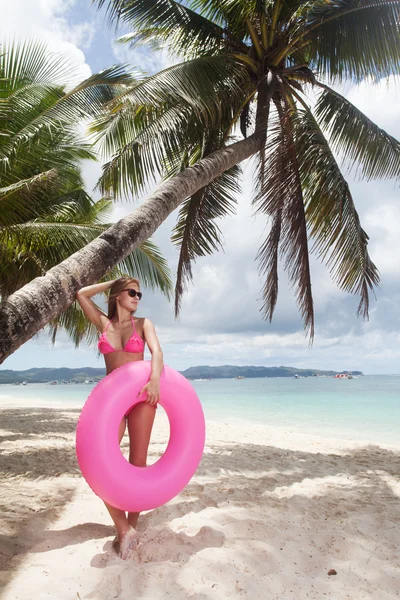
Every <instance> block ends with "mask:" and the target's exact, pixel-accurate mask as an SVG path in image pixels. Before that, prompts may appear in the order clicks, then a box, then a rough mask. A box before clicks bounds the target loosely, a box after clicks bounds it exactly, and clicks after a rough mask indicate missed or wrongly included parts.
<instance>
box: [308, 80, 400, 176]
mask: <svg viewBox="0 0 400 600" xmlns="http://www.w3.org/2000/svg"><path fill="white" fill-rule="evenodd" d="M319 85H321V84H319ZM321 87H323V89H324V92H323V93H322V94H321V96H320V97H319V99H318V102H317V104H316V107H315V116H316V118H317V120H318V122H319V124H320V126H321V127H322V129H324V130H326V131H327V133H328V136H329V141H330V144H331V145H332V148H333V149H334V150H336V151H337V152H338V153H339V154H340V155H341V156H342V157H343V160H344V161H345V162H346V164H348V165H349V166H350V169H351V168H356V169H357V171H358V172H359V173H360V175H361V176H362V177H365V178H367V179H368V180H370V179H383V178H395V179H399V178H400V142H399V141H398V140H396V139H395V138H394V137H393V136H391V135H389V134H388V133H386V131H384V130H383V129H381V128H380V127H378V126H377V125H376V124H375V123H374V122H373V121H371V119H369V118H368V117H367V116H366V115H365V114H364V113H363V112H361V111H360V110H359V109H358V108H357V107H356V106H354V104H352V103H351V102H349V101H348V100H346V98H344V97H343V96H342V95H341V94H339V93H338V92H336V91H335V90H332V89H331V88H329V87H328V86H325V85H323V86H321Z"/></svg>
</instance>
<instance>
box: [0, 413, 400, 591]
mask: <svg viewBox="0 0 400 600" xmlns="http://www.w3.org/2000/svg"><path fill="white" fill-rule="evenodd" d="M79 412H80V409H79V408H77V407H74V408H73V409H68V408H66V407H62V408H59V407H57V408H47V407H46V408H44V407H34V406H31V405H29V406H25V407H24V408H23V407H19V408H15V407H13V408H8V409H5V408H2V409H1V412H0V415H1V430H0V436H1V437H0V440H1V443H0V449H1V452H2V462H1V465H2V485H1V487H0V496H1V503H2V506H3V517H4V519H3V520H4V526H3V531H2V534H3V535H2V537H1V541H0V561H1V564H0V566H1V570H0V572H1V574H2V575H1V578H2V579H1V583H2V584H3V585H4V586H5V591H4V595H3V599H4V600H31V598H40V600H54V598H57V600H77V599H79V598H80V599H81V600H90V599H91V598H92V599H93V598H95V599H96V600H109V599H110V598H113V597H114V598H118V599H119V600H128V599H129V600H131V599H132V598H135V600H140V599H142V598H143V600H144V599H145V598H146V599H147V598H154V599H160V600H161V599H162V600H164V598H169V597H170V598H171V599H172V598H173V600H187V599H188V598H191V599H193V600H222V599H223V600H225V598H238V599H239V598H240V599H242V598H246V599H248V600H265V590H268V598H269V600H321V598H330V599H331V600H350V599H351V600H357V599H358V598H360V599H361V598H377V597H379V599H380V600H392V599H393V600H394V598H396V597H398V596H397V593H398V585H397V582H398V567H399V555H398V540H397V537H396V536H397V533H396V528H397V527H396V522H398V519H399V518H400V500H399V499H400V482H399V479H398V473H399V472H400V452H398V451H393V450H389V449H385V448H382V447H378V446H376V445H371V444H368V445H363V444H361V443H359V442H343V440H342V441H340V440H337V439H329V438H324V437H321V436H320V437H318V436H310V435H306V434H297V433H293V432H292V433H290V432H289V431H287V432H286V434H285V435H284V434H283V432H282V430H280V429H279V430H277V428H271V427H270V428H268V427H267V428H265V427H264V426H261V425H260V426H252V427H245V426H243V425H240V424H238V425H233V424H230V423H224V422H209V423H208V424H207V442H206V448H205V452H204V456H203V459H202V462H201V464H200V466H199V469H198V470H197V472H196V474H195V476H194V477H193V479H192V480H191V481H190V483H189V484H188V486H187V487H186V488H185V490H183V491H182V492H181V494H179V496H177V497H176V498H174V499H173V500H172V501H171V502H169V503H168V504H166V505H165V506H162V507H160V508H158V509H155V510H153V511H149V512H147V513H143V514H142V516H141V518H140V520H139V527H138V540H139V545H138V547H137V549H136V550H135V551H134V552H132V553H131V556H130V557H129V559H128V560H127V561H121V560H120V559H119V558H118V557H117V556H116V555H115V554H114V553H113V550H112V539H113V537H114V535H115V532H114V529H113V526H112V523H111V521H110V518H109V516H108V513H107V511H106V509H105V507H104V505H103V503H102V502H101V500H100V499H98V498H97V497H96V496H95V495H94V494H93V492H92V491H91V490H90V488H89V487H88V485H87V484H86V482H85V481H84V480H83V478H82V476H81V475H80V472H79V469H78V466H77V463H76V458H75V447H74V440H75V427H76V422H77V418H78V416H79ZM153 434H154V435H153V436H152V442H151V445H150V449H149V463H150V464H151V463H152V462H155V460H157V459H158V457H159V456H160V455H161V453H162V452H163V451H164V449H165V446H166V443H167V440H168V422H167V418H166V417H165V416H164V415H160V418H159V419H157V420H156V424H155V427H154V431H153ZM127 448H128V445H127V439H126V438H125V439H124V442H123V445H122V449H123V452H125V453H126V452H127ZM330 569H335V571H336V572H337V575H335V576H329V575H328V571H329V570H330Z"/></svg>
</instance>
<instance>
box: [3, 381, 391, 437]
mask: <svg viewBox="0 0 400 600" xmlns="http://www.w3.org/2000/svg"><path fill="white" fill-rule="evenodd" d="M191 383H192V385H193V387H194V388H195V390H196V392H197V394H198V396H199V398H200V400H201V403H202V405H203V409H204V413H205V417H206V420H208V419H209V420H213V421H220V422H224V423H229V422H234V423H235V424H237V423H238V422H242V423H243V424H246V425H251V424H258V425H260V424H261V425H270V426H273V427H282V428H285V430H288V429H289V430H292V431H295V432H304V433H310V434H316V435H319V436H327V437H334V438H340V439H351V440H357V441H365V442H370V443H373V444H384V445H385V444H386V445H394V444H395V445H398V443H399V433H400V376H385V375H375V376H372V375H368V376H363V377H359V378H355V379H350V380H348V379H333V378H318V377H307V378H303V379H292V378H266V379H239V380H237V379H214V380H211V381H192V382H191ZM93 387H94V384H71V385H50V384H28V385H26V386H22V385H18V386H16V385H0V406H5V405H7V406H13V405H15V406H17V405H18V404H20V403H21V402H23V403H32V406H55V405H57V406H59V407H62V406H68V407H70V406H73V407H77V408H80V407H82V406H83V404H84V402H85V400H86V398H87V396H88V395H89V393H90V391H91V389H92V388H93Z"/></svg>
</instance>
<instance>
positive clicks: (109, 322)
mask: <svg viewBox="0 0 400 600" xmlns="http://www.w3.org/2000/svg"><path fill="white" fill-rule="evenodd" d="M111 321H112V319H111ZM111 321H108V325H107V327H106V328H105V330H104V332H103V333H105V332H106V331H107V329H108V328H109V327H110V325H111Z"/></svg>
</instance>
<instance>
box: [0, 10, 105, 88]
mask: <svg viewBox="0 0 400 600" xmlns="http://www.w3.org/2000/svg"><path fill="white" fill-rule="evenodd" d="M75 3H76V0H40V1H39V2H37V1H34V2H33V1H32V0H13V2H9V0H0V14H1V22H0V36H1V37H2V38H3V39H4V38H6V39H13V38H15V39H23V38H27V37H29V38H33V39H41V40H46V41H47V43H48V47H49V51H51V52H56V53H62V54H63V55H66V56H68V57H69V58H70V61H71V63H72V64H73V65H74V66H75V70H76V74H75V78H74V79H75V82H78V81H81V80H82V79H85V78H86V77H89V76H90V75H91V69H90V67H89V65H88V64H87V63H86V61H85V55H84V53H83V52H82V50H81V48H80V46H81V47H87V46H88V44H90V42H91V39H92V37H93V35H94V29H93V26H92V24H91V23H89V22H86V23H77V24H75V25H71V24H70V23H69V22H68V20H67V13H68V11H69V10H70V9H71V8H72V7H73V6H74V5H75Z"/></svg>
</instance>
